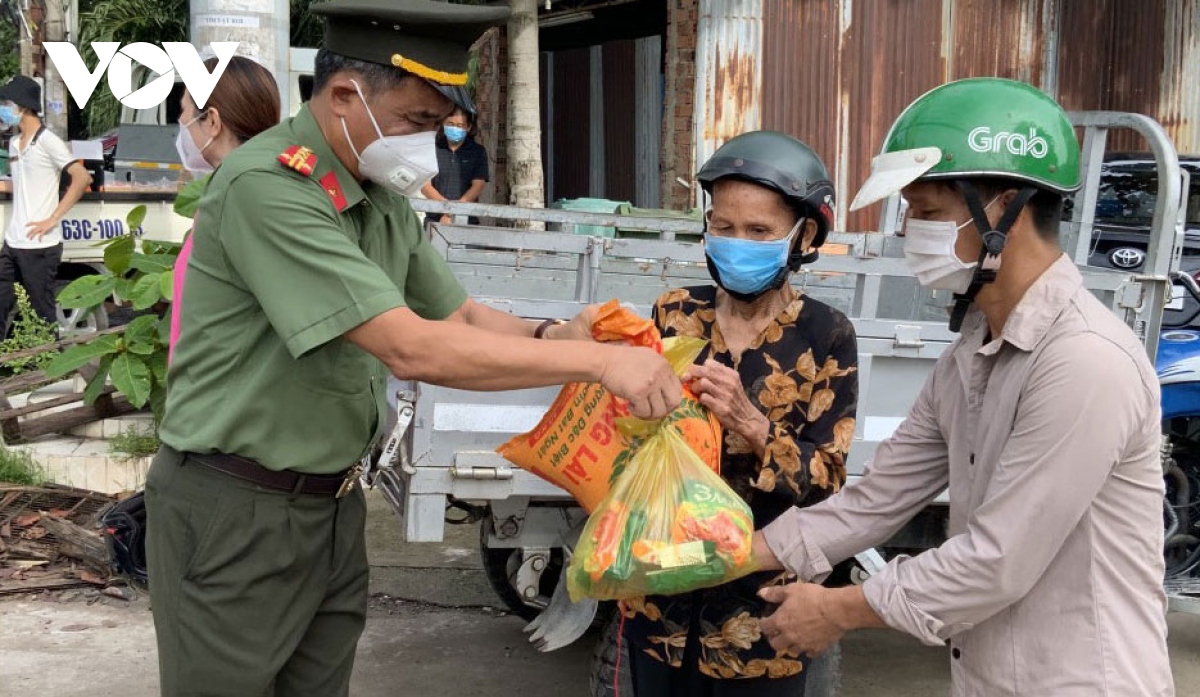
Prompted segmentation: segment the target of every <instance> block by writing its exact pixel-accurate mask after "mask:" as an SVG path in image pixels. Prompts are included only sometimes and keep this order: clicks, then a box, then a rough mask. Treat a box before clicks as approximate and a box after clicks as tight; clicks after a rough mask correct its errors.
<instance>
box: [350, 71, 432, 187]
mask: <svg viewBox="0 0 1200 697" xmlns="http://www.w3.org/2000/svg"><path fill="white" fill-rule="evenodd" d="M351 82H353V83H354V89H355V91H357V92H358V98H359V99H361V100H362V103H363V106H364V107H366V110H367V116H368V117H370V119H371V125H372V126H374V127H375V132H376V133H377V134H379V138H378V139H377V140H374V141H372V142H371V144H370V145H368V146H367V147H365V148H363V151H362V153H359V152H358V149H357V148H355V147H354V141H352V140H351V139H350V131H349V130H348V129H347V128H346V119H342V132H343V133H345V135H346V142H347V143H349V144H350V150H352V151H353V152H354V156H355V157H357V158H358V171H359V172H361V173H362V175H363V177H365V178H366V179H370V180H371V181H373V182H375V183H376V184H379V185H380V186H382V187H384V188H387V189H391V190H392V191H395V192H396V193H398V194H401V195H403V196H408V197H412V196H415V195H417V194H419V193H420V192H421V189H422V188H423V187H424V186H425V185H426V184H428V183H429V181H430V180H431V179H433V178H434V177H435V176H437V173H438V162H437V146H436V144H435V143H436V140H435V139H436V136H437V134H436V133H434V132H433V131H426V132H423V133H412V134H409V135H403V136H385V135H383V131H381V130H380V129H379V122H377V121H376V120H375V115H374V114H372V113H371V107H370V106H368V105H367V100H366V98H365V97H363V93H362V89H361V88H360V87H359V86H358V82H357V81H354V80H351Z"/></svg>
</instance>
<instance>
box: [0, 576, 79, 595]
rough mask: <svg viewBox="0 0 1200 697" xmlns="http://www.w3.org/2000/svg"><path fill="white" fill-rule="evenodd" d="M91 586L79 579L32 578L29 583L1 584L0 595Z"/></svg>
mask: <svg viewBox="0 0 1200 697" xmlns="http://www.w3.org/2000/svg"><path fill="white" fill-rule="evenodd" d="M87 585H90V584H89V583H87V582H86V581H83V580H81V579H78V578H63V577H60V578H32V579H29V580H27V581H3V582H0V595H12V594H14V593H29V592H30V591H40V590H60V589H63V588H78V587H80V586H87Z"/></svg>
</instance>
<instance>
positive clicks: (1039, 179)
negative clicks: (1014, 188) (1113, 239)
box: [850, 77, 1083, 211]
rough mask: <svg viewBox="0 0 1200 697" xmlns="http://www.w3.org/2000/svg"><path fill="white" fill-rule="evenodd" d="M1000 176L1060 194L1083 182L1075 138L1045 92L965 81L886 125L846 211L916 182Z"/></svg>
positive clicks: (998, 81) (1009, 83)
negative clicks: (879, 147) (865, 175)
mask: <svg viewBox="0 0 1200 697" xmlns="http://www.w3.org/2000/svg"><path fill="white" fill-rule="evenodd" d="M975 177H1004V178H1007V179H1013V180H1016V181H1018V182H1023V183H1025V184H1027V185H1029V186H1033V187H1037V188H1039V189H1049V190H1051V191H1055V192H1058V193H1061V194H1066V193H1070V192H1072V191H1075V190H1076V189H1078V188H1079V187H1080V185H1081V184H1082V183H1083V182H1082V179H1081V177H1080V171H1079V141H1078V139H1077V138H1076V137H1075V128H1074V127H1073V126H1072V125H1071V121H1070V119H1068V118H1067V114H1066V112H1065V111H1063V109H1062V107H1060V106H1059V105H1058V103H1057V102H1055V101H1054V100H1053V99H1051V98H1050V96H1049V95H1047V94H1046V93H1044V92H1042V91H1041V90H1039V89H1037V88H1036V87H1033V86H1032V85H1029V84H1026V83H1024V82H1017V81H1016V80H1006V79H1003V78H992V77H986V78H970V79H966V80H958V81H955V82H950V83H947V84H945V85H942V86H941V87H937V88H935V89H933V90H930V91H929V92H926V93H925V94H924V95H922V96H921V97H920V98H918V99H917V100H916V101H914V102H913V103H912V104H910V105H909V106H908V108H906V109H905V110H904V111H903V112H902V113H901V114H900V116H899V117H898V118H897V119H896V122H895V123H893V124H892V128H891V130H890V131H888V134H887V137H886V138H885V139H884V145H883V150H882V152H881V153H880V154H879V155H878V156H877V157H875V158H874V159H873V160H872V162H871V176H870V177H869V178H868V179H867V181H866V183H864V184H863V186H862V188H861V189H859V191H858V194H857V195H856V196H855V197H854V201H853V202H852V203H851V204H850V210H852V211H853V210H858V209H860V208H863V207H865V206H868V205H870V204H872V203H875V202H876V201H879V200H882V199H884V198H887V197H888V196H891V195H892V194H895V193H897V192H899V191H900V190H901V189H903V188H904V187H905V186H908V185H909V184H911V183H913V182H915V181H918V180H920V181H929V180H938V179H942V180H960V179H970V178H975Z"/></svg>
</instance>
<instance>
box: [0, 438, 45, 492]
mask: <svg viewBox="0 0 1200 697" xmlns="http://www.w3.org/2000/svg"><path fill="white" fill-rule="evenodd" d="M0 482H4V483H6V484H20V485H22V486H41V485H42V484H45V483H46V470H45V469H44V468H43V467H42V466H41V465H39V464H38V463H37V462H36V461H35V460H34V459H33V456H32V455H30V454H29V452H28V451H26V450H11V449H9V448H5V447H3V446H0Z"/></svg>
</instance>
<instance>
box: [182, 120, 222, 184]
mask: <svg viewBox="0 0 1200 697" xmlns="http://www.w3.org/2000/svg"><path fill="white" fill-rule="evenodd" d="M203 116H204V114H203V113H201V114H200V115H199V116H197V117H196V118H194V119H192V120H191V121H188V122H187V123H181V124H179V133H178V134H176V136H175V150H177V151H178V152H179V161H180V162H182V163H183V166H184V168H185V169H187V171H189V172H191V173H193V174H206V173H208V172H211V171H213V166H212V165H210V164H209V163H208V160H206V159H204V151H205V150H206V149H207V148H208V146H210V145H212V142H213V138H209V139H208V142H206V143H205V144H204V146H203V147H199V148H198V147H196V140H195V139H194V138H192V130H191V128H189V126H191V125H192V124H194V123H196V122H197V121H199V120H200V119H201V117H203Z"/></svg>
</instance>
